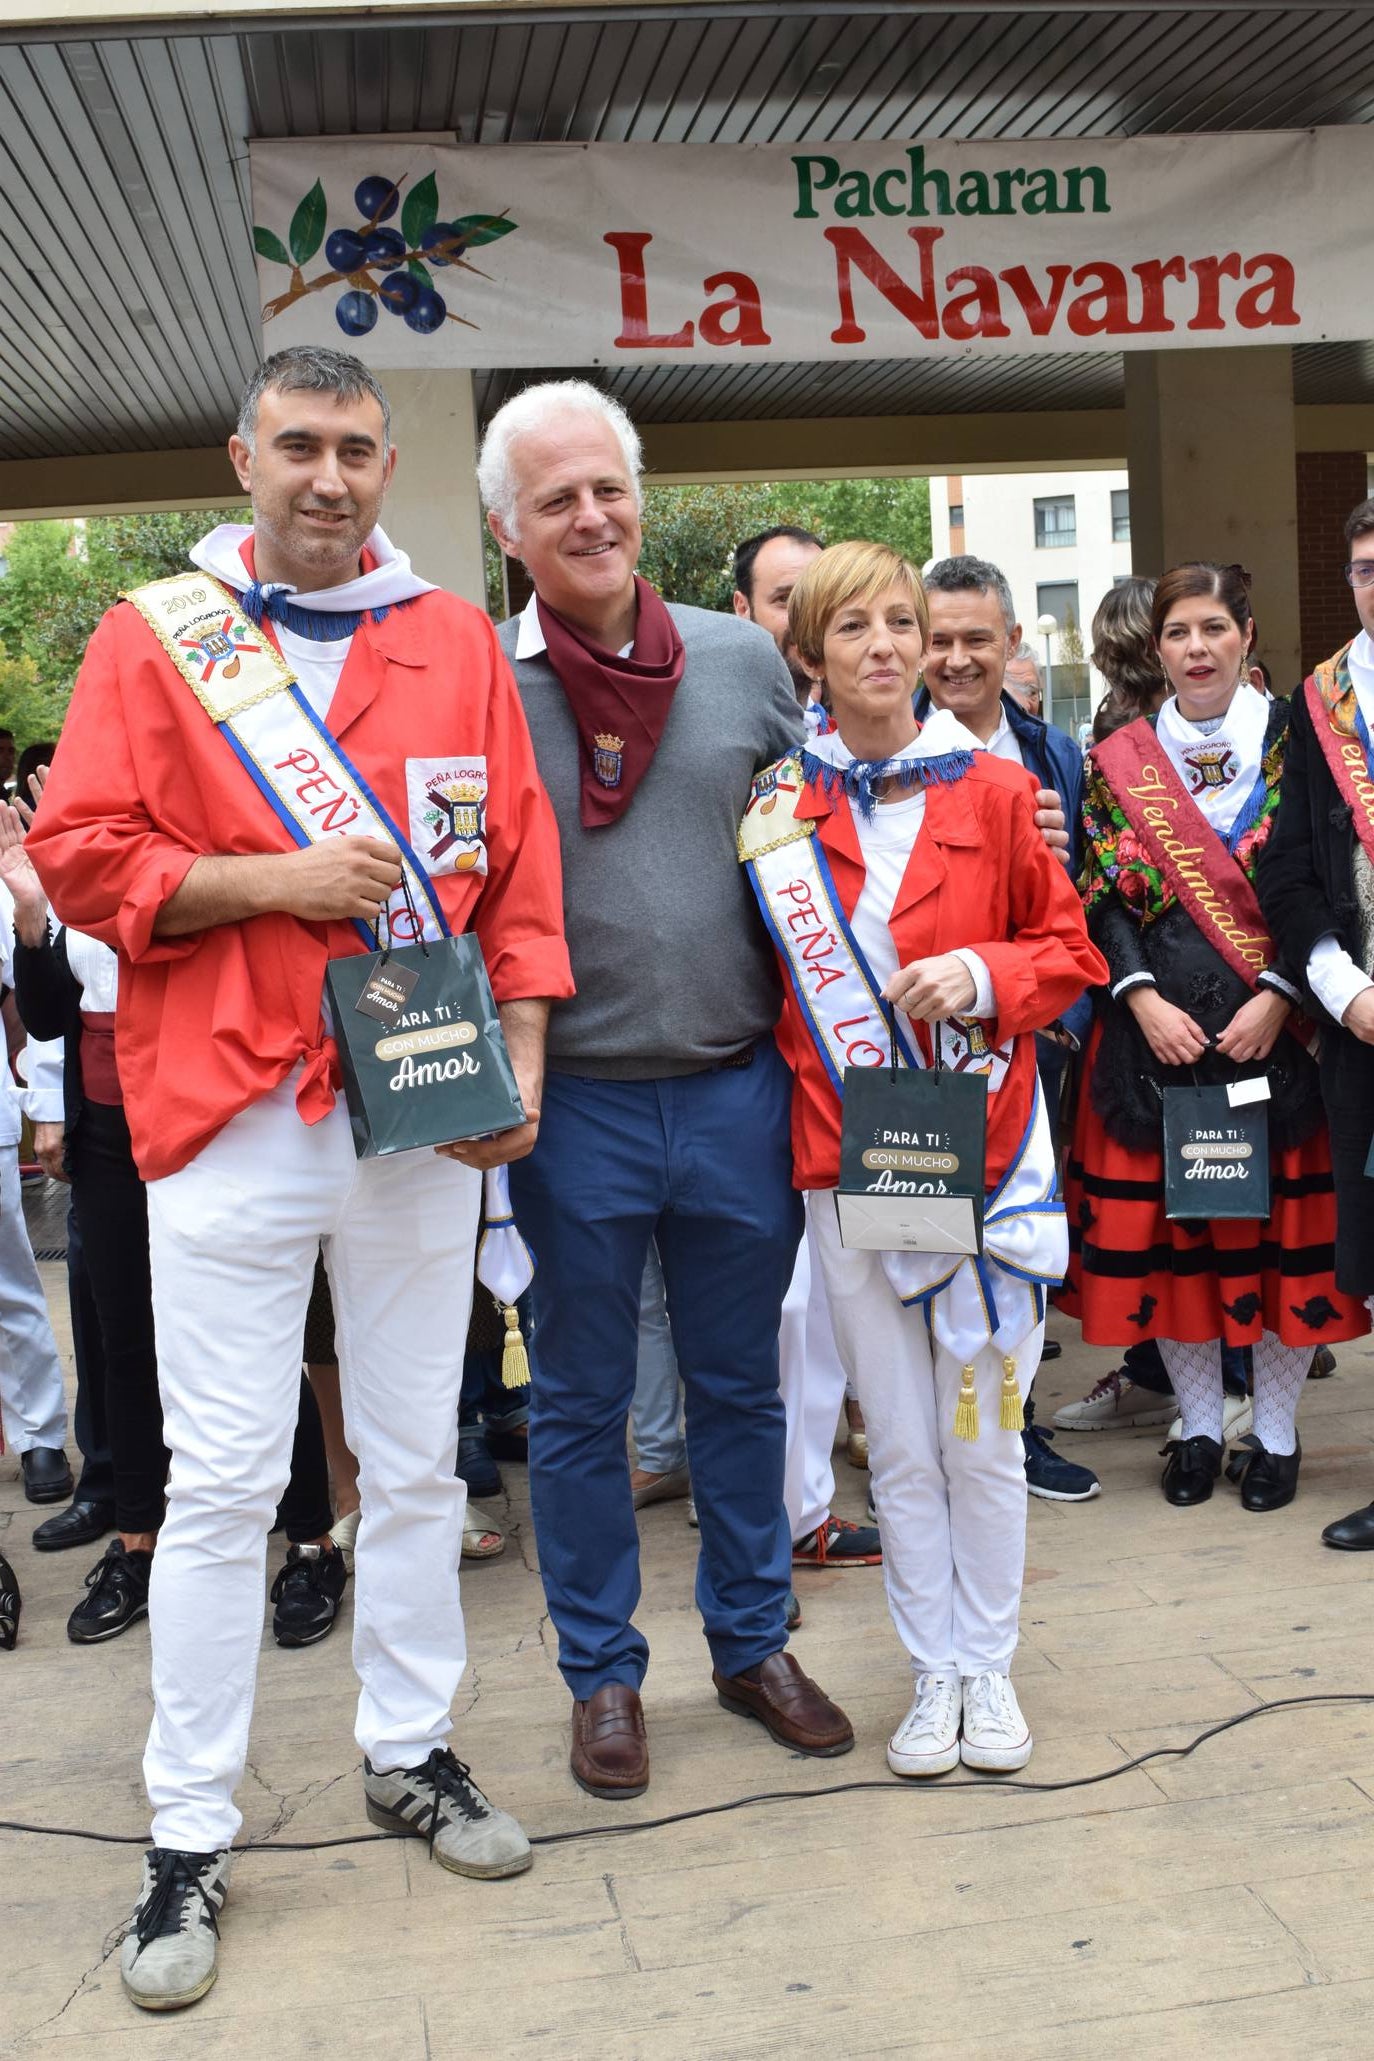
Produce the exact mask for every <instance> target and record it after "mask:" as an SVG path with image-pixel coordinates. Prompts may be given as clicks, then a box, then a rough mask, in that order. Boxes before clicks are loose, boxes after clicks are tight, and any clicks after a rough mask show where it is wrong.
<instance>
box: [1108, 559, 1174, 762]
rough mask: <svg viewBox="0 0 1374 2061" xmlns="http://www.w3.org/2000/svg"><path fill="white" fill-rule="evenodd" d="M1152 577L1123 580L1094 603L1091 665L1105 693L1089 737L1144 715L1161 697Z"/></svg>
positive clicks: (1150, 711) (1151, 709)
mask: <svg viewBox="0 0 1374 2061" xmlns="http://www.w3.org/2000/svg"><path fill="white" fill-rule="evenodd" d="M1154 595H1155V583H1154V581H1153V580H1144V579H1129V580H1122V581H1121V583H1120V584H1119V585H1118V586H1115V587H1112V588H1110V589H1109V590H1108V592H1107V593H1106V594H1104V595H1103V597H1102V600H1101V601H1100V603H1099V604H1098V609H1097V613H1096V615H1095V616H1094V617H1093V649H1092V659H1093V664H1094V665H1095V666H1096V667H1097V670H1098V672H1099V673H1101V675H1102V677H1103V678H1104V679H1105V681H1106V682H1107V693H1106V695H1105V697H1104V699H1103V701H1102V702H1101V704H1100V706H1099V708H1098V711H1097V714H1096V716H1095V717H1094V719H1093V742H1094V743H1095V744H1100V743H1101V742H1102V739H1103V738H1104V737H1109V736H1110V735H1111V733H1112V731H1113V730H1119V729H1120V728H1121V727H1122V726H1123V724H1126V723H1133V722H1134V721H1135V719H1136V717H1137V716H1148V715H1151V714H1152V713H1153V711H1154V710H1155V709H1156V708H1158V706H1159V704H1160V702H1161V701H1162V700H1163V699H1164V674H1163V671H1162V670H1161V667H1160V663H1159V656H1158V654H1157V652H1156V651H1155V647H1154V637H1153V634H1152V632H1151V627H1150V609H1151V604H1152V603H1153V601H1154Z"/></svg>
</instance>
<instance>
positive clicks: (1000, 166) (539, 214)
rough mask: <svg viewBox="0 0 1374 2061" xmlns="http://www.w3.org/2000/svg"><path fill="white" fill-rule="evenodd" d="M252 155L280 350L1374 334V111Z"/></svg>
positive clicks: (817, 352) (577, 350)
mask: <svg viewBox="0 0 1374 2061" xmlns="http://www.w3.org/2000/svg"><path fill="white" fill-rule="evenodd" d="M251 151H252V170H253V198H254V219H255V222H256V224H257V227H256V229H255V232H254V234H255V241H256V246H257V252H258V276H259V279H260V282H261V287H262V301H263V343H264V347H265V349H267V350H269V351H270V350H277V349H280V348H281V347H282V346H283V345H285V344H293V343H306V342H314V343H326V342H328V343H333V344H335V345H340V346H345V347H348V348H352V349H353V350H355V351H357V352H358V353H359V354H360V355H361V356H362V357H364V358H365V359H367V360H368V361H369V362H370V363H371V364H373V365H375V366H377V367H379V368H386V367H389V366H428V365H473V366H478V365H490V366H514V365H598V364H616V363H623V362H630V363H659V364H671V363H684V362H688V361H693V362H697V363H712V362H714V363H725V364H730V363H734V364H740V363H746V364H747V363H749V362H750V361H751V360H756V359H822V358H824V359H837V358H846V357H852V358H904V357H919V356H923V355H929V356H944V357H947V356H950V355H952V354H959V353H966V352H980V353H992V352H1013V353H1015V352H1027V351H1091V350H1103V351H1119V350H1137V349H1144V350H1156V349H1160V348H1176V349H1177V348H1193V347H1196V346H1198V345H1207V344H1243V343H1256V344H1273V343H1315V342H1320V341H1323V340H1325V339H1328V338H1333V337H1341V338H1359V337H1365V336H1367V335H1368V334H1369V331H1370V316H1369V310H1368V304H1367V302H1366V301H1365V300H1364V298H1363V293H1362V291H1361V284H1362V280H1363V278H1364V275H1365V270H1366V265H1367V238H1366V235H1365V231H1364V229H1363V226H1362V222H1363V217H1362V213H1361V207H1362V201H1363V196H1364V195H1365V194H1366V193H1368V192H1369V191H1370V186H1371V181H1370V174H1371V172H1374V132H1371V130H1369V129H1356V128H1347V129H1318V130H1310V131H1306V132H1296V133H1281V134H1273V135H1224V136H1170V137H1144V138H1137V139H1131V140H1126V141H1114V140H1111V139H1102V140H1098V139H1092V140H1083V141H1078V142H1067V143H1066V142H1055V143H1049V142H1027V143H1008V142H995V143H982V142H974V143H945V142H938V143H929V144H925V143H914V144H903V143H895V144H884V143H863V144H814V145H807V146H797V145H790V144H759V145H747V146H723V147H720V148H717V147H715V146H714V145H690V144H666V145H661V146H660V145H658V144H642V143H629V144H617V143H606V144H524V145H512V146H509V147H506V146H496V147H492V148H484V147H480V146H467V147H463V146H460V145H456V144H454V143H452V142H450V141H447V140H445V139H443V138H425V137H415V136H406V137H395V136H391V137H383V138H365V137H356V136H351V137H344V138H331V139H326V140H314V139H312V140H308V141H307V140H296V141H291V142H263V143H254V144H253V145H252V146H251Z"/></svg>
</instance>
